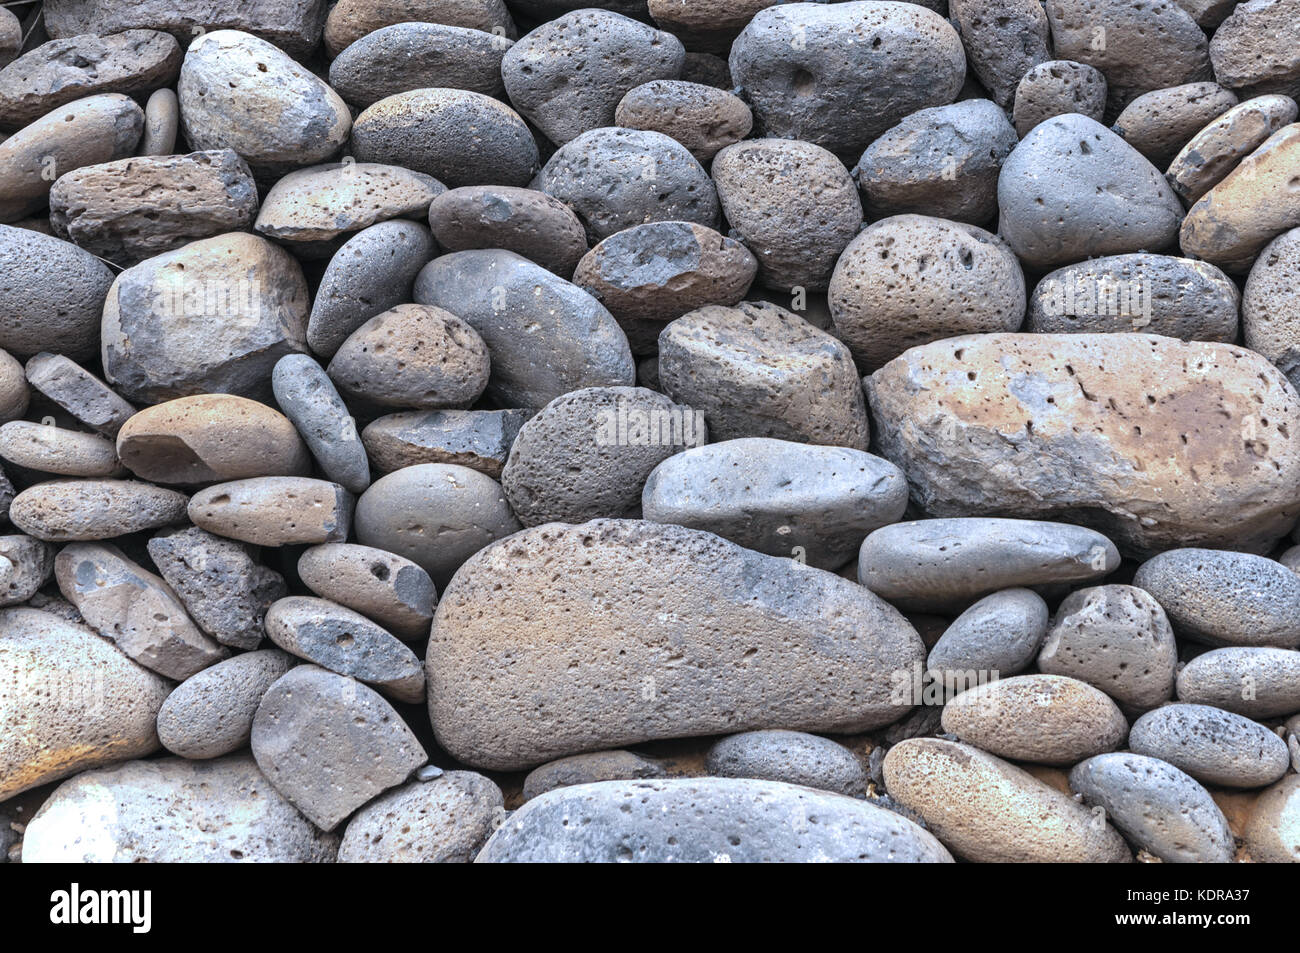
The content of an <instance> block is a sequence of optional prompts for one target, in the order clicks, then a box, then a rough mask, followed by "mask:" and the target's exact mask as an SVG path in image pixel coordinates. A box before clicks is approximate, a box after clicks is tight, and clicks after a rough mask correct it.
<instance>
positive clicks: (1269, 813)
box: [1241, 774, 1300, 864]
mask: <svg viewBox="0 0 1300 953" xmlns="http://www.w3.org/2000/svg"><path fill="white" fill-rule="evenodd" d="M1241 833H1242V840H1244V841H1245V842H1246V849H1247V850H1249V851H1250V858H1251V860H1253V861H1255V862H1256V863H1258V864H1294V863H1300V775H1295V774H1291V775H1288V776H1287V777H1285V778H1283V779H1282V780H1281V781H1278V782H1277V783H1276V784H1274V785H1273V786H1272V787H1270V788H1269V789H1268V790H1266V791H1264V792H1263V793H1262V794H1260V796H1259V800H1257V801H1256V802H1255V806H1254V810H1253V811H1252V812H1251V814H1250V819H1249V820H1248V821H1246V825H1245V828H1244V829H1243V830H1242V832H1241Z"/></svg>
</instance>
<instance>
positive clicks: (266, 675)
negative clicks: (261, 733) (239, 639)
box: [158, 649, 298, 760]
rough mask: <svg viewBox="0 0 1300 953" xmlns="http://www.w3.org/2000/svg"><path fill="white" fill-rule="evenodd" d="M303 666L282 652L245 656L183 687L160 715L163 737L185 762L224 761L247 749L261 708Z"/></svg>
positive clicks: (209, 670)
mask: <svg viewBox="0 0 1300 953" xmlns="http://www.w3.org/2000/svg"><path fill="white" fill-rule="evenodd" d="M297 664H298V661H297V659H295V658H294V657H293V656H291V655H286V654H285V653H284V652H281V651H280V650H279V649H262V650H261V651H258V652H245V653H243V654H242V655H236V656H235V657H234V658H228V659H226V660H225V661H224V662H218V663H217V664H216V665H213V666H212V667H211V668H205V669H204V670H203V671H201V672H199V673H198V674H197V675H195V676H193V677H191V678H188V679H186V680H185V681H184V682H183V683H181V684H180V685H178V686H177V687H176V688H175V690H174V691H172V693H171V694H170V695H168V696H167V700H166V701H165V702H163V706H162V709H161V710H160V711H159V712H158V737H159V738H160V739H161V741H162V743H163V747H165V748H166V749H167V750H168V751H170V752H172V753H173V754H178V755H180V756H181V757H182V758H190V759H194V760H206V759H209V758H220V757H221V756H222V755H227V754H230V753H232V752H235V751H238V750H239V749H240V748H246V747H247V746H248V739H249V737H250V736H251V735H252V732H253V716H254V715H256V714H257V706H258V705H259V704H260V703H261V701H262V696H263V695H265V694H266V691H267V689H269V688H270V687H271V686H272V685H274V684H275V682H276V681H277V680H278V679H279V678H280V676H281V675H283V674H285V673H286V672H287V671H289V670H290V669H291V668H293V667H294V666H295V665H297Z"/></svg>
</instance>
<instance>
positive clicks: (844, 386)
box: [659, 302, 870, 450]
mask: <svg viewBox="0 0 1300 953" xmlns="http://www.w3.org/2000/svg"><path fill="white" fill-rule="evenodd" d="M659 380H660V385H661V386H662V388H663V391H664V393H665V394H667V395H668V396H669V397H671V398H672V399H673V400H675V401H677V402H678V403H680V404H687V405H689V406H691V407H693V408H695V409H696V410H699V411H702V412H703V414H704V416H705V419H706V421H707V423H708V427H709V433H710V435H711V436H712V438H713V439H714V440H731V439H734V438H736V437H775V438H777V439H779V440H793V441H797V442H801V443H812V444H821V445H826V446H833V447H849V448H852V449H856V450H866V449H867V444H868V441H869V439H870V424H869V422H868V419H867V413H866V407H865V405H864V403H863V400H862V391H861V388H860V387H859V386H858V377H857V369H856V368H855V367H854V365H853V357H852V355H851V354H850V353H849V349H848V348H847V347H846V346H845V345H844V344H843V343H841V342H840V341H838V340H836V339H835V338H833V337H831V336H830V335H829V334H827V333H825V332H824V331H819V330H818V329H817V328H815V327H813V326H812V325H811V324H809V323H808V322H806V321H804V320H803V319H802V318H801V317H799V316H798V315H796V314H793V313H791V312H789V311H786V310H785V309H784V308H781V307H779V306H777V305H774V304H768V303H766V302H742V303H741V304H739V305H737V306H736V307H734V308H725V307H721V306H718V305H709V306H707V307H704V308H700V309H699V310H697V311H692V312H691V313H690V314H687V315H685V316H683V317H680V318H678V319H677V320H676V321H673V322H672V323H671V324H669V325H668V327H666V328H665V329H664V331H663V333H662V334H661V335H660V337H659Z"/></svg>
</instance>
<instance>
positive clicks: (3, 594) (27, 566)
mask: <svg viewBox="0 0 1300 953" xmlns="http://www.w3.org/2000/svg"><path fill="white" fill-rule="evenodd" d="M53 573H54V547H53V546H51V545H49V544H48V543H43V542H41V541H40V540H38V539H32V537H30V536H23V535H20V534H19V535H13V536H0V606H12V605H17V604H18V603H20V602H26V601H27V600H28V599H30V598H31V597H32V596H33V595H35V594H36V590H38V589H39V588H41V586H43V585H45V583H46V582H48V581H49V579H50V576H51V575H53Z"/></svg>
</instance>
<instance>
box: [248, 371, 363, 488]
mask: <svg viewBox="0 0 1300 953" xmlns="http://www.w3.org/2000/svg"><path fill="white" fill-rule="evenodd" d="M271 386H272V388H273V389H274V391H275V400H276V403H278V404H279V405H280V409H281V410H283V411H284V413H285V416H286V417H288V418H289V420H290V421H292V422H293V425H294V427H296V428H297V430H298V433H299V434H300V435H301V436H302V439H303V440H304V441H305V442H306V444H307V447H308V449H310V450H311V453H312V456H313V457H315V458H316V462H317V463H318V464H319V465H320V468H321V472H322V473H324V474H325V477H326V478H327V479H329V480H332V481H333V482H335V483H337V484H339V485H340V486H342V487H343V488H344V489H345V490H347V491H348V492H349V493H362V492H364V491H365V489H366V487H368V486H369V485H370V463H369V461H368V460H367V458H366V448H365V447H364V446H363V445H362V443H361V437H360V436H359V435H358V434H357V423H356V421H355V420H353V419H352V415H351V414H350V413H348V408H347V405H346V404H344V403H343V398H341V397H340V396H339V393H338V391H337V390H335V389H334V384H333V382H332V381H331V380H330V379H329V375H327V374H326V373H325V370H324V369H323V368H322V367H321V366H320V365H319V364H317V363H316V362H315V361H314V360H312V359H311V358H310V357H308V356H307V355H306V354H286V355H285V356H284V357H282V358H280V360H279V361H278V362H276V365H275V370H274V371H273V372H272V374H271Z"/></svg>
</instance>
